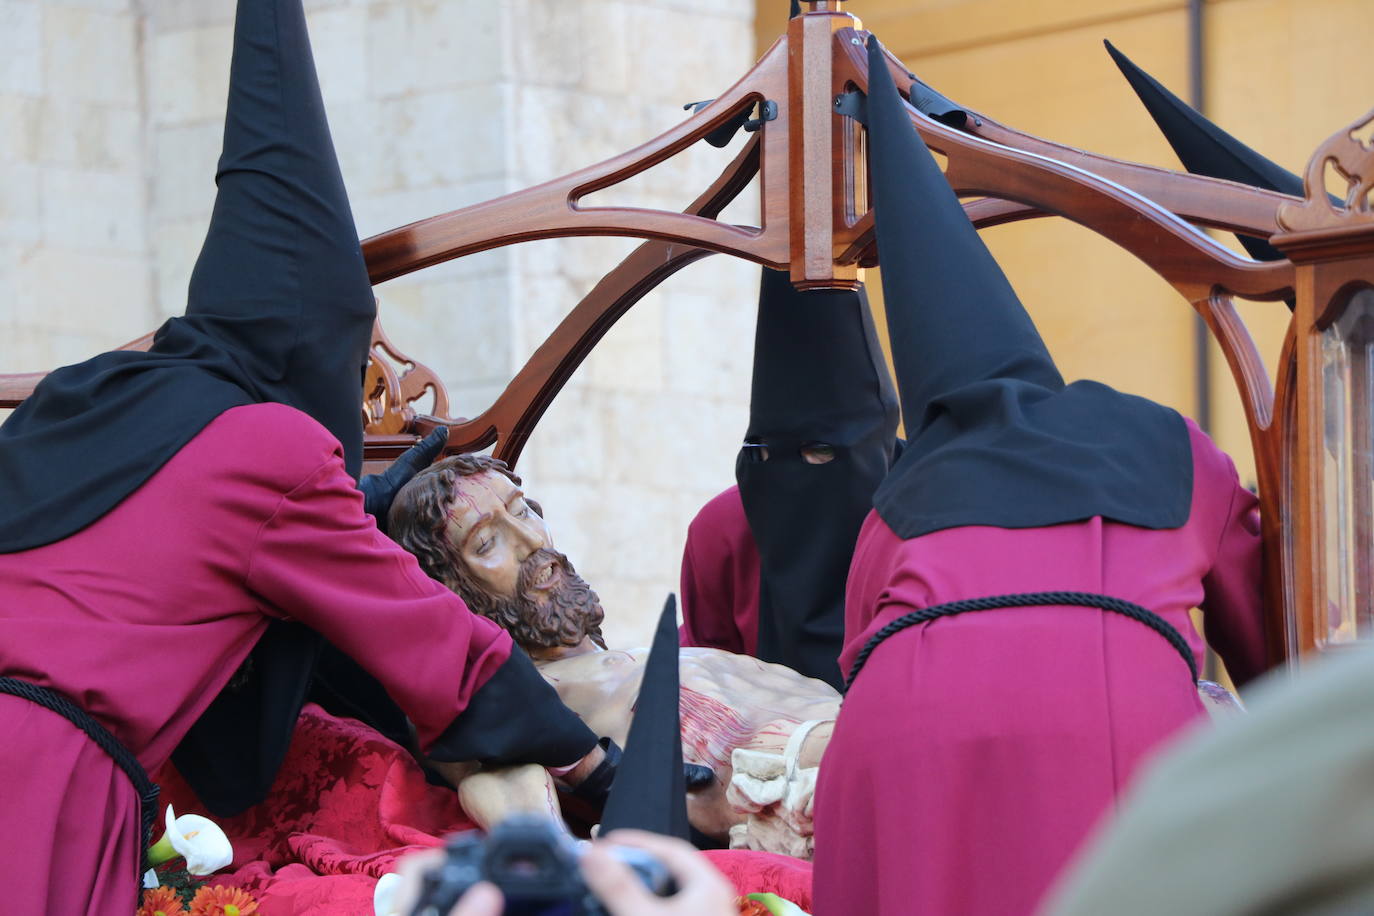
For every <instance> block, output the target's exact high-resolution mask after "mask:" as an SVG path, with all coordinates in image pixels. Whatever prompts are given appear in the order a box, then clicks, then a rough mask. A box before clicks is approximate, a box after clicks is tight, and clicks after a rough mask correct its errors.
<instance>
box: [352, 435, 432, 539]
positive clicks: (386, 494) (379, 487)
mask: <svg viewBox="0 0 1374 916" xmlns="http://www.w3.org/2000/svg"><path fill="white" fill-rule="evenodd" d="M447 442H448V427H447V426H437V427H435V429H434V432H432V433H430V434H429V435H428V436H425V437H424V438H423V439H421V440H420V441H419V442H417V443H415V444H414V445H412V446H411V447H410V448H408V449H406V450H405V451H404V452H402V453H401V457H399V458H397V459H396V460H395V461H393V462H392V463H391V467H389V468H387V469H386V470H385V471H383V472H382V473H380V474H368V475H367V476H366V477H364V478H362V479H361V480H359V481H358V489H359V490H362V491H363V511H364V512H366V513H367V514H368V515H370V516H372V517H373V518H375V519H376V520H377V527H378V529H380V530H381V532H382V533H383V534H386V514H387V512H388V511H389V510H390V509H391V501H392V500H393V499H395V498H396V494H397V493H398V492H400V489H401V487H403V486H405V485H406V482H407V481H408V480H410V478H412V477H414V476H415V475H416V474H418V473H419V472H420V471H422V470H424V469H425V468H427V467H429V466H430V464H431V463H432V462H433V461H434V459H435V458H436V457H437V456H438V454H439V452H441V451H443V448H444V445H445V444H446V443H447Z"/></svg>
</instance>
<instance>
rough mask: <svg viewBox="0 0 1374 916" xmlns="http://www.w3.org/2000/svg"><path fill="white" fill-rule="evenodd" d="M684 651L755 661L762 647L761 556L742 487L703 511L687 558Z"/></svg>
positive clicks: (691, 536)
mask: <svg viewBox="0 0 1374 916" xmlns="http://www.w3.org/2000/svg"><path fill="white" fill-rule="evenodd" d="M678 638H679V641H680V642H681V643H682V645H684V646H704V647H706V648H708V649H724V650H725V651H726V652H738V653H740V654H742V655H754V654H756V652H757V650H758V644H759V551H758V548H757V547H755V546H754V536H753V534H752V533H751V532H750V531H749V520H748V519H747V518H745V515H744V503H743V502H742V501H741V500H740V495H739V487H730V488H729V489H728V490H726V491H725V492H723V493H721V494H720V495H719V496H716V497H715V498H713V499H712V500H711V501H710V502H708V503H707V504H706V505H704V506H702V507H701V511H700V512H698V513H697V515H696V518H694V519H692V523H691V524H690V525H688V526H687V546H686V548H685V549H684V550H683V552H682V627H681V628H680V629H679V630H678Z"/></svg>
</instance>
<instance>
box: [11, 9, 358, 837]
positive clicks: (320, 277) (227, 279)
mask: <svg viewBox="0 0 1374 916" xmlns="http://www.w3.org/2000/svg"><path fill="white" fill-rule="evenodd" d="M216 183H217V184H218V188H219V190H218V195H217V197H216V199H215V207H214V214H213V217H212V219H211V224H210V229H209V232H208V233H207V236H206V239H205V244H204V247H203V248H202V250H201V254H200V258H199V260H198V261H197V262H196V266H195V270H194V273H193V274H192V277H191V283H190V290H189V294H188V298H187V305H186V314H185V315H184V316H182V317H179V318H173V319H171V320H169V321H168V322H167V323H166V324H164V325H163V326H162V327H161V328H160V329H159V330H158V333H157V335H156V339H155V341H154V343H153V346H152V348H151V349H150V350H149V351H148V352H146V353H138V352H113V353H105V354H102V355H100V356H97V357H95V358H93V359H90V360H87V361H86V362H84V363H80V364H78V365H75V366H67V367H65V368H62V369H58V370H57V371H55V372H53V373H52V374H50V375H49V376H47V377H46V378H45V379H44V380H43V381H42V382H41V383H40V384H39V385H38V387H37V389H36V390H35V391H34V393H33V395H32V396H31V397H30V398H29V399H28V400H26V401H25V402H24V403H23V404H22V405H21V406H20V407H19V408H18V409H17V410H16V411H15V412H14V414H13V415H12V416H11V417H10V418H9V420H8V421H6V423H5V424H4V426H3V427H0V518H4V519H5V526H4V529H3V530H2V531H0V551H3V552H13V551H20V550H24V549H27V548H31V547H37V546H40V545H43V544H48V543H51V542H53V541H56V540H60V539H61V538H64V537H66V536H68V535H70V534H73V533H74V532H77V531H79V530H81V529H82V528H84V527H86V526H87V525H89V524H91V523H92V522H94V521H96V520H97V519H99V518H100V517H101V516H103V515H104V514H105V513H107V512H108V511H110V510H111V509H112V508H114V507H115V506H116V505H118V504H119V503H120V501H121V500H123V499H124V498H125V497H126V496H128V495H129V494H130V493H132V492H133V491H134V490H135V489H137V488H138V487H139V486H140V485H141V484H143V483H144V482H145V481H147V480H148V479H149V478H150V477H152V475H153V474H154V473H156V472H157V470H158V469H159V468H160V467H161V466H162V465H163V464H164V463H165V462H166V461H167V460H168V459H169V458H171V457H172V456H173V455H174V454H176V452H177V451H178V450H179V449H180V448H181V447H182V446H183V445H185V444H186V443H187V442H188V441H189V440H190V439H191V438H192V437H194V436H195V435H196V434H197V433H199V432H200V431H201V430H202V429H204V428H205V426H206V425H207V424H208V423H209V422H210V421H211V420H213V419H214V418H215V417H217V416H218V415H219V414H221V413H222V412H224V411H225V410H228V409H229V408H232V407H235V406H239V405H243V404H250V403H257V402H278V403H283V404H288V405H291V406H293V407H296V408H298V409H300V410H301V411H303V412H305V413H307V414H309V415H310V416H311V417H313V418H314V419H315V420H317V421H318V422H319V423H320V424H322V425H323V426H324V427H325V428H326V429H328V430H329V431H330V432H331V433H333V434H334V435H335V436H336V437H338V439H339V441H340V443H342V445H343V451H344V456H345V464H346V466H347V468H348V470H349V472H350V473H351V474H353V475H354V476H355V477H356V476H357V473H358V471H359V469H360V467H361V461H362V418H361V410H360V403H361V397H360V390H361V377H362V371H363V367H364V365H365V363H366V360H367V352H368V343H369V339H370V332H371V326H372V321H373V318H374V316H375V302H374V300H373V298H372V292H371V286H370V283H369V281H368V276H367V269H366V266H365V265H364V263H363V258H362V252H361V250H360V248H359V245H358V236H357V230H356V229H355V228H354V225H353V217H352V213H351V212H350V210H349V206H348V199H347V196H346V195H345V192H344V185H343V179H342V177H341V175H340V173H339V167H338V163H337V162H336V160H335V155H334V147H333V143H332V141H331V140H330V136H329V128H328V125H327V124H326V122H325V115H324V106H323V102H322V100H321V97H320V91H319V85H318V83H317V81H316V77H315V69H314V62H313V58H312V56H311V52H310V43H309V39H308V36H307V34H306V27H305V19H304V15H303V13H302V12H301V8H300V4H299V3H298V2H272V0H243V2H241V3H240V4H239V6H238V14H237V19H236V24H235V32H234V51H233V63H232V68H231V72H230V85H229V101H228V111H227V114H226V119H225V128H224V147H223V152H222V154H221V157H220V161H219V168H218V172H217V175H216ZM149 536H150V537H156V533H155V532H149ZM317 645H318V637H316V636H315V635H314V634H313V633H311V632H309V631H307V630H305V629H304V628H303V627H300V626H299V625H293V624H285V623H277V622H274V623H273V624H272V625H271V626H270V628H269V630H268V632H267V634H266V635H265V636H264V637H263V638H262V640H261V641H260V642H259V644H258V646H257V648H256V649H255V650H254V653H253V656H252V658H251V660H250V663H249V669H248V673H249V675H250V676H249V678H248V683H247V684H246V685H245V686H244V687H242V688H241V689H239V690H237V691H234V690H226V691H225V692H224V693H223V694H221V696H220V697H219V698H218V699H217V700H216V701H215V703H214V704H213V705H212V706H211V707H210V709H209V710H207V712H206V714H205V716H204V717H203V718H202V719H201V721H200V722H198V723H197V725H196V726H195V727H194V728H193V729H192V731H191V732H190V733H189V734H188V735H187V737H186V739H185V740H184V741H183V743H182V745H181V746H180V748H178V751H177V754H176V755H175V759H176V761H177V763H178V766H179V767H181V768H182V769H183V772H184V773H185V774H186V776H187V777H188V779H189V780H190V781H191V782H192V784H193V786H194V787H195V788H196V790H197V792H199V793H200V794H201V795H202V798H203V799H204V800H205V801H206V803H207V804H208V805H210V806H211V807H212V809H214V810H216V811H217V812H218V813H232V812H233V811H235V810H238V809H241V808H242V807H245V806H246V805H247V804H250V803H252V802H253V801H255V800H256V799H257V798H258V797H260V796H261V794H263V793H265V791H266V789H267V787H268V786H269V785H270V782H271V778H272V774H274V773H275V772H276V769H277V766H278V764H279V762H280V760H281V757H282V755H283V754H284V753H285V751H286V746H287V742H288V739H289V736H290V733H291V727H292V725H293V724H294V721H295V717H296V715H297V713H298V712H299V709H300V704H301V702H302V698H303V697H304V695H305V689H306V683H307V681H308V678H309V672H310V664H311V661H312V659H313V656H314V653H315V651H316V647H317Z"/></svg>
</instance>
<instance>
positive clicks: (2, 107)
mask: <svg viewBox="0 0 1374 916" xmlns="http://www.w3.org/2000/svg"><path fill="white" fill-rule="evenodd" d="M42 110H43V104H42V102H40V101H39V100H38V99H34V98H29V97H27V96H22V95H18V94H16V93H10V92H0V162H3V163H10V162H28V163H32V162H34V161H36V160H37V159H38V125H39V123H40V121H41V115H42Z"/></svg>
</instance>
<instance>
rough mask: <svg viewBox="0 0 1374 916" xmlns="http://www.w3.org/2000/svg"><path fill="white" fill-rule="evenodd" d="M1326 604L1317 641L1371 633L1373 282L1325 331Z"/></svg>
mask: <svg viewBox="0 0 1374 916" xmlns="http://www.w3.org/2000/svg"><path fill="white" fill-rule="evenodd" d="M1322 382H1323V384H1322V421H1323V422H1322V430H1323V436H1322V438H1323V445H1324V448H1323V450H1322V451H1323V466H1322V481H1323V501H1324V504H1325V505H1324V507H1323V509H1324V511H1323V515H1324V517H1325V521H1324V525H1325V531H1324V534H1325V537H1324V554H1325V563H1326V583H1327V588H1326V608H1325V613H1324V614H1323V613H1321V611H1320V609H1319V610H1318V614H1319V616H1318V620H1317V621H1316V624H1317V625H1316V627H1315V628H1314V629H1315V634H1314V635H1315V636H1316V642H1317V646H1318V647H1319V648H1322V647H1326V646H1331V645H1339V644H1342V643H1349V642H1353V641H1354V640H1356V639H1359V638H1365V637H1368V636H1370V635H1371V634H1372V633H1374V289H1361V290H1359V291H1358V292H1356V293H1355V294H1354V295H1352V296H1351V297H1350V298H1349V299H1348V300H1347V304H1346V307H1345V309H1344V310H1343V312H1342V313H1341V315H1340V317H1339V318H1337V319H1336V321H1334V322H1333V323H1332V324H1331V325H1330V326H1329V327H1327V328H1326V330H1325V331H1323V332H1322Z"/></svg>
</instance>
